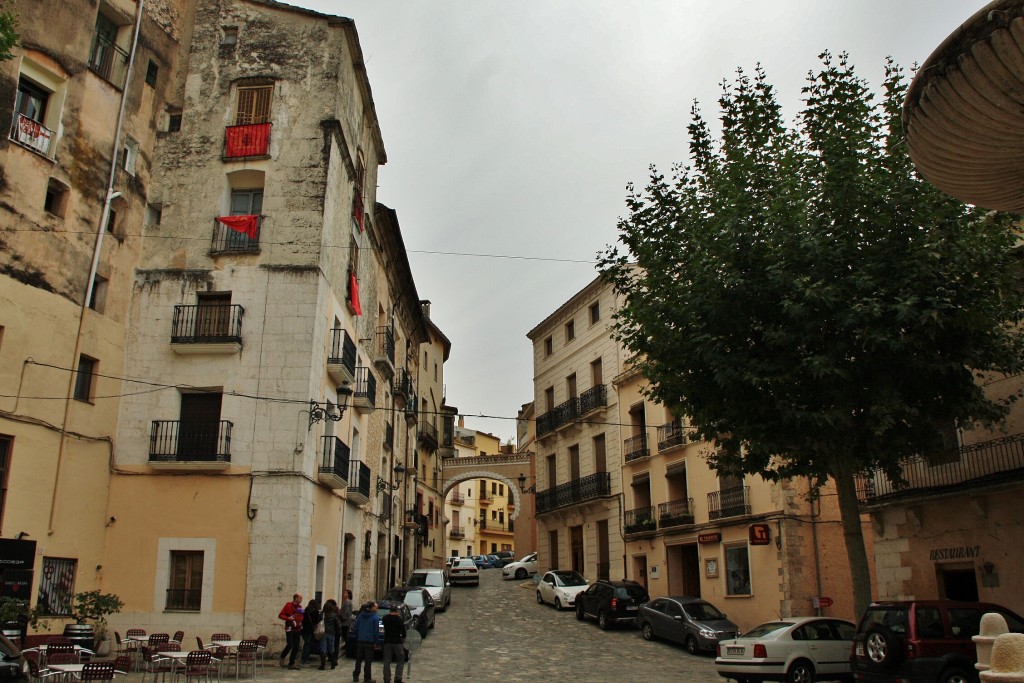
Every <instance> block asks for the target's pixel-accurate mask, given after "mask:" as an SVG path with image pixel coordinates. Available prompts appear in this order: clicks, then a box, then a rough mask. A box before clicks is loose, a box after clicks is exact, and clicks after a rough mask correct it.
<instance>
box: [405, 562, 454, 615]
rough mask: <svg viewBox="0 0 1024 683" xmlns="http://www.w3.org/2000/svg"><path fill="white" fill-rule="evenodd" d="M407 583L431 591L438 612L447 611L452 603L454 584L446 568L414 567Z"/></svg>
mask: <svg viewBox="0 0 1024 683" xmlns="http://www.w3.org/2000/svg"><path fill="white" fill-rule="evenodd" d="M405 585H406V586H410V587H412V588H426V589H427V590H428V591H430V597H432V598H433V599H434V606H435V607H436V608H437V611H438V612H444V611H446V610H447V609H448V605H450V604H452V584H451V582H450V581H449V580H448V570H446V569H413V570H412V574H410V575H409V580H408V581H406V582H405Z"/></svg>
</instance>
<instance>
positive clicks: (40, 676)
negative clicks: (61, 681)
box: [21, 651, 64, 683]
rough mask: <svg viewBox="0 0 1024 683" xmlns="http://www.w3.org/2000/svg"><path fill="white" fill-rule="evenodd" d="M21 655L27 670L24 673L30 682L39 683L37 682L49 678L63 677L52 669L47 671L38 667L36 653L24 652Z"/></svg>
mask: <svg viewBox="0 0 1024 683" xmlns="http://www.w3.org/2000/svg"><path fill="white" fill-rule="evenodd" d="M21 654H22V656H23V657H24V658H25V667H26V669H27V671H26V673H27V674H28V678H29V680H30V681H34V682H35V683H39V681H44V680H46V679H47V678H49V677H50V676H63V675H64V672H63V671H54V670H52V669H47V668H46V667H43V666H40V665H39V653H38V652H30V651H24V652H22V653H21Z"/></svg>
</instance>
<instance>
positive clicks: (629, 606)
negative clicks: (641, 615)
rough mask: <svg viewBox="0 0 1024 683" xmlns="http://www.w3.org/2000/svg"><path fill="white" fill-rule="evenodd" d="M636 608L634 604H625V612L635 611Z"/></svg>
mask: <svg viewBox="0 0 1024 683" xmlns="http://www.w3.org/2000/svg"><path fill="white" fill-rule="evenodd" d="M636 610H637V607H636V605H626V611H627V612H635V611H636Z"/></svg>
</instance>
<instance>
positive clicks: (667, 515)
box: [658, 498, 693, 529]
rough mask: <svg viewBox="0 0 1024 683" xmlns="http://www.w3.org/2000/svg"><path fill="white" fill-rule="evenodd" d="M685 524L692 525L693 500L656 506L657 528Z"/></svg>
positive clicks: (687, 499)
mask: <svg viewBox="0 0 1024 683" xmlns="http://www.w3.org/2000/svg"><path fill="white" fill-rule="evenodd" d="M685 524H693V498H680V499H678V500H670V501H669V502H667V503H659V504H658V526H660V527H661V528H662V529H666V528H668V527H673V526H683V525H685Z"/></svg>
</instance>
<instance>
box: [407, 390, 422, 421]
mask: <svg viewBox="0 0 1024 683" xmlns="http://www.w3.org/2000/svg"><path fill="white" fill-rule="evenodd" d="M419 419H420V408H419V406H417V405H416V394H410V396H409V402H408V403H406V404H405V421H406V422H407V423H409V424H412V423H414V422H416V421H418V420H419Z"/></svg>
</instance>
